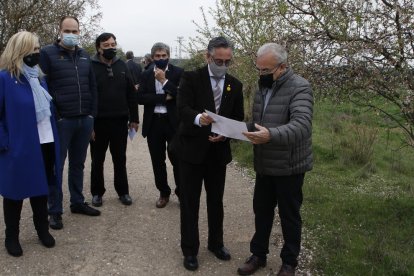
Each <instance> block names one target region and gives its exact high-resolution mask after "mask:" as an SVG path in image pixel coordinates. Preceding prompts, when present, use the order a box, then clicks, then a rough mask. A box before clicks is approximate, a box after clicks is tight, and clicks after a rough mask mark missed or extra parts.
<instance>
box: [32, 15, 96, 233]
mask: <svg viewBox="0 0 414 276" xmlns="http://www.w3.org/2000/svg"><path fill="white" fill-rule="evenodd" d="M59 32H60V39H59V40H58V41H57V42H56V43H55V44H52V45H48V46H45V47H43V48H42V50H41V51H40V66H41V68H42V70H43V72H44V73H45V74H46V81H47V84H48V87H49V93H50V94H51V96H52V97H53V102H54V103H55V105H56V112H57V114H56V117H57V119H58V122H57V127H58V132H59V142H60V157H61V162H62V163H61V168H60V169H61V171H62V172H63V166H64V164H65V159H66V155H67V153H68V154H69V169H68V171H69V173H68V185H69V192H70V203H71V204H70V209H71V211H72V213H79V214H84V215H89V216H98V215H100V211H98V210H96V209H94V208H92V207H90V206H88V205H87V203H85V197H84V196H83V193H82V192H83V170H84V163H85V159H86V152H87V150H88V145H89V140H90V138H91V134H92V129H93V120H94V116H95V115H96V101H97V99H96V83H95V76H94V74H93V71H92V66H91V62H90V59H89V55H88V53H86V51H84V50H83V49H81V48H79V47H78V43H79V33H80V31H79V21H78V19H76V18H75V17H72V16H65V17H63V18H62V19H61V21H60V24H59ZM49 189H50V193H49V215H50V219H49V225H50V228H52V229H62V227H63V223H62V213H63V207H62V201H63V194H62V191H59V190H57V189H56V188H55V187H54V186H50V187H49Z"/></svg>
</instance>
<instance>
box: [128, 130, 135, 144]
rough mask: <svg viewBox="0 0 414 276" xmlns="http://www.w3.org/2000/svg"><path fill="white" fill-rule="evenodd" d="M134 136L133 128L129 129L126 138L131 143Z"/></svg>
mask: <svg viewBox="0 0 414 276" xmlns="http://www.w3.org/2000/svg"><path fill="white" fill-rule="evenodd" d="M135 134H137V131H136V130H135V128H130V129H129V130H128V136H129V139H130V140H131V141H132V139H134V137H135Z"/></svg>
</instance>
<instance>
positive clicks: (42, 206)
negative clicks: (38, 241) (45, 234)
mask: <svg viewBox="0 0 414 276" xmlns="http://www.w3.org/2000/svg"><path fill="white" fill-rule="evenodd" d="M41 149H42V155H43V162H44V166H45V171H46V177H47V179H48V184H50V183H52V181H51V179H52V177H53V167H54V162H55V150H54V143H46V144H42V145H41ZM30 205H31V207H32V211H33V222H34V225H35V228H36V230H37V232H42V231H49V222H48V219H47V215H48V209H47V195H42V196H34V197H31V198H30ZM22 206H23V200H13V199H9V198H4V199H3V212H4V223H5V224H6V237H9V238H10V237H12V238H17V237H18V236H19V224H20V217H21V213H22Z"/></svg>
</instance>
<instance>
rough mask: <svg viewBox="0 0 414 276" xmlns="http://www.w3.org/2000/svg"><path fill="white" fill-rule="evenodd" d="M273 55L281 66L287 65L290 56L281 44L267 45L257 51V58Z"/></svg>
mask: <svg viewBox="0 0 414 276" xmlns="http://www.w3.org/2000/svg"><path fill="white" fill-rule="evenodd" d="M268 53H271V54H272V55H273V56H274V57H275V58H276V60H277V62H278V63H279V64H281V63H286V62H287V58H288V54H287V51H286V49H285V47H283V46H282V45H280V44H277V43H266V44H264V45H262V46H261V47H260V48H259V50H257V57H260V56H263V55H265V54H268Z"/></svg>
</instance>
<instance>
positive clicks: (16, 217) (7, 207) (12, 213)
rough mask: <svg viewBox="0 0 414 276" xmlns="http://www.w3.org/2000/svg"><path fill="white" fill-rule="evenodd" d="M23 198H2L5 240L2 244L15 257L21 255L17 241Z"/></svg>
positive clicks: (21, 250) (21, 251)
mask: <svg viewBox="0 0 414 276" xmlns="http://www.w3.org/2000/svg"><path fill="white" fill-rule="evenodd" d="M22 205H23V200H12V199H8V198H4V199H3V212H4V222H5V224H6V240H5V242H4V245H5V246H6V249H7V252H8V253H9V254H10V255H12V256H15V257H19V256H21V255H23V249H22V247H21V245H20V242H19V223H20V214H21V211H22Z"/></svg>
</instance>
